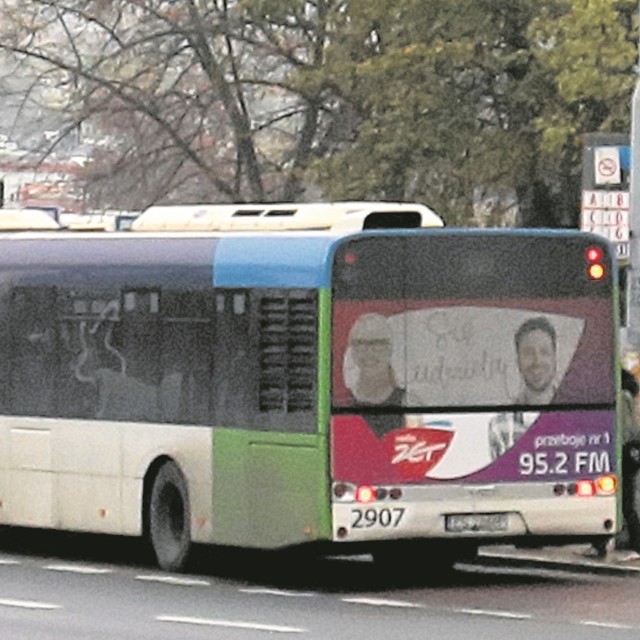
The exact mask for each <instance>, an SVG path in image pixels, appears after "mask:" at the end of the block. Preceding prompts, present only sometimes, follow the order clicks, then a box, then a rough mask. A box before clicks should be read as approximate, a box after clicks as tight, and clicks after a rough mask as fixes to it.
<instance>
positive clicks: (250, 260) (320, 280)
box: [0, 228, 602, 288]
mask: <svg viewBox="0 0 640 640" xmlns="http://www.w3.org/2000/svg"><path fill="white" fill-rule="evenodd" d="M389 233H391V234H393V235H398V236H402V235H407V234H408V235H409V236H413V235H415V234H427V235H430V234H432V233H435V234H438V235H440V234H446V235H454V236H457V235H463V234H465V235H466V234H481V235H493V236H500V235H507V234H508V235H514V236H518V235H535V236H539V237H549V236H561V237H568V236H571V235H582V236H587V235H589V234H584V233H583V232H580V231H577V230H574V231H572V230H549V229H546V230H545V229H540V230H535V231H534V230H531V229H529V230H514V229H511V230H510V231H508V232H507V231H504V230H499V229H492V230H489V229H461V228H448V229H431V230H427V229H422V230H419V229H399V230H392V231H359V232H353V233H348V234H347V233H338V232H335V231H319V232H315V231H314V232H292V231H285V232H269V233H257V232H254V233H246V232H241V233H227V232H222V233H195V232H193V233H183V232H175V233H130V232H113V233H96V234H79V233H75V232H70V231H69V232H67V231H57V232H55V233H42V232H37V233H35V232H34V233H11V234H0V271H9V272H11V274H12V276H15V277H16V278H17V279H18V280H20V281H23V282H25V283H26V282H29V283H32V284H33V283H39V284H43V285H44V284H56V283H58V282H60V281H62V280H64V281H65V282H67V283H72V284H75V283H77V285H78V286H96V287H97V286H112V285H113V286H123V285H126V286H131V287H154V286H158V287H173V286H175V287H178V288H180V287H186V286H189V287H203V288H204V287H210V286H220V287H238V288H242V287H272V288H316V287H328V286H331V261H332V258H333V255H334V253H335V251H336V250H337V247H338V246H339V245H340V244H341V243H342V242H344V241H346V240H348V239H353V238H357V237H365V236H369V235H377V234H384V235H387V234H389ZM593 240H594V242H595V241H598V242H602V238H599V237H595V236H594V237H593Z"/></svg>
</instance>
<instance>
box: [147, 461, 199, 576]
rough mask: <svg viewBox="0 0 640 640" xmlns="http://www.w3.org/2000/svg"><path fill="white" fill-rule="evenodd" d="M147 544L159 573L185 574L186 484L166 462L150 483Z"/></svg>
mask: <svg viewBox="0 0 640 640" xmlns="http://www.w3.org/2000/svg"><path fill="white" fill-rule="evenodd" d="M149 540H150V542H151V547H152V548H153V552H154V554H155V556H156V561H157V563H158V566H159V567H160V568H161V569H164V570H165V571H182V570H184V568H185V567H186V565H187V561H188V558H189V551H190V549H191V510H190V507H189V492H188V490H187V481H186V480H185V477H184V475H183V474H182V471H180V468H179V467H178V465H176V464H175V463H174V462H165V463H164V464H163V465H162V466H161V467H160V470H159V471H158V475H157V476H156V477H155V480H154V481H153V487H152V489H151V500H150V502H149Z"/></svg>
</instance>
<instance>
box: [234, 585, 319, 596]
mask: <svg viewBox="0 0 640 640" xmlns="http://www.w3.org/2000/svg"><path fill="white" fill-rule="evenodd" d="M238 591H239V592H240V593H252V594H256V595H263V596H286V597H288V598H310V597H313V596H315V595H316V594H315V593H310V592H306V591H285V590H283V589H264V588H262V587H253V588H249V589H238Z"/></svg>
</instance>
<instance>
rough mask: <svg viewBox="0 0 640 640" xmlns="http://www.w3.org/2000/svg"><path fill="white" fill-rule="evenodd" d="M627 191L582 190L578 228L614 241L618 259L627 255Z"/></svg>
mask: <svg viewBox="0 0 640 640" xmlns="http://www.w3.org/2000/svg"><path fill="white" fill-rule="evenodd" d="M629 208H630V198H629V192H628V191H604V190H596V191H583V192H582V207H581V218H580V228H581V229H582V231H589V232H591V233H596V234H598V235H600V236H604V237H605V238H607V240H610V241H611V242H614V243H616V253H617V257H618V258H619V259H623V258H628V257H629V228H630V222H629V218H630V213H629Z"/></svg>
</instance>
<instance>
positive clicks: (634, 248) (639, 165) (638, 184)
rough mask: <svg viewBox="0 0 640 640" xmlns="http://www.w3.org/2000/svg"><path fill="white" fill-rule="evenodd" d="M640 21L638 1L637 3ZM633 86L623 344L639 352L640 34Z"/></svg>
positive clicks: (639, 4) (639, 14)
mask: <svg viewBox="0 0 640 640" xmlns="http://www.w3.org/2000/svg"><path fill="white" fill-rule="evenodd" d="M638 17H639V19H640V2H639V3H638ZM638 53H639V59H638V62H637V63H636V65H637V66H636V75H637V78H636V86H635V89H634V91H633V98H632V102H631V176H630V184H629V207H630V212H629V229H630V239H629V272H628V280H627V332H626V333H627V335H626V342H627V343H628V347H629V348H631V349H632V350H633V351H636V352H637V351H640V34H639V40H638Z"/></svg>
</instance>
